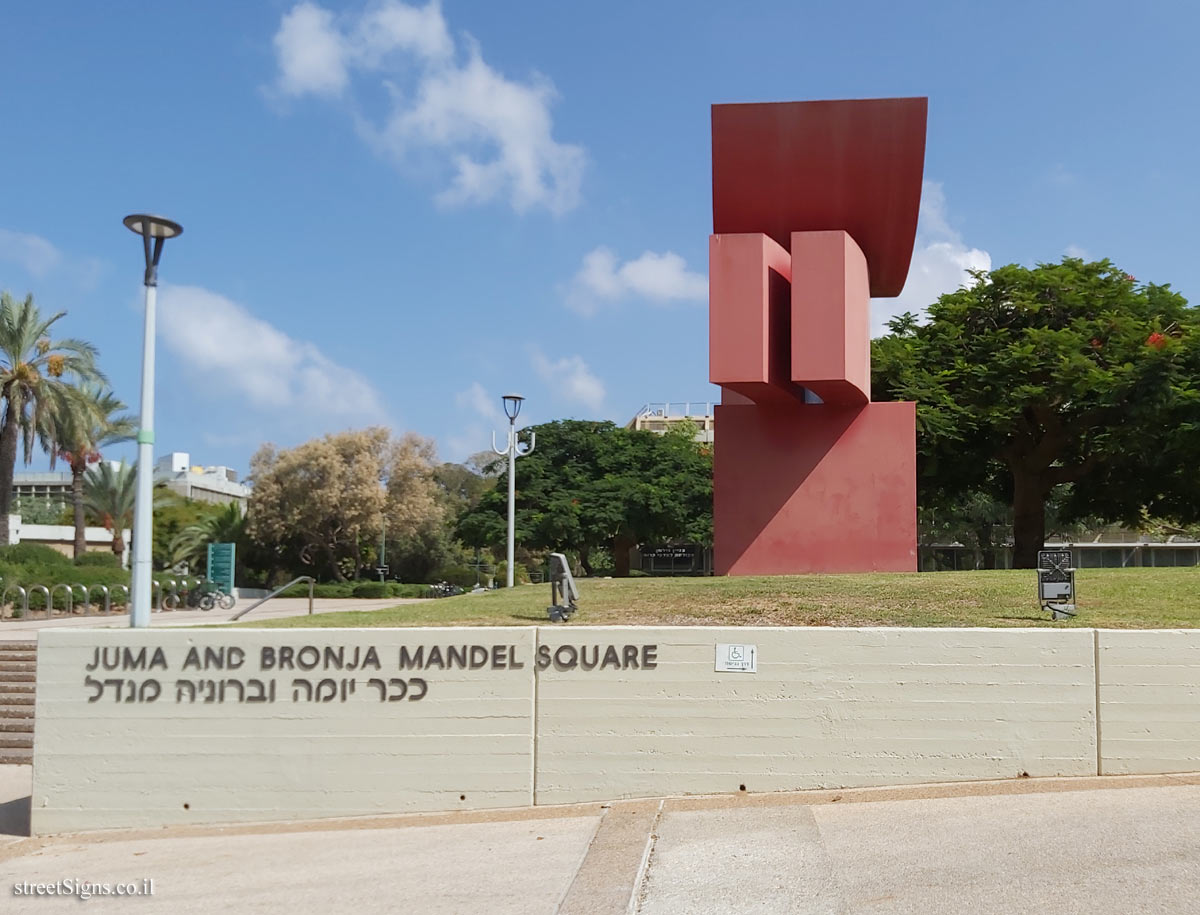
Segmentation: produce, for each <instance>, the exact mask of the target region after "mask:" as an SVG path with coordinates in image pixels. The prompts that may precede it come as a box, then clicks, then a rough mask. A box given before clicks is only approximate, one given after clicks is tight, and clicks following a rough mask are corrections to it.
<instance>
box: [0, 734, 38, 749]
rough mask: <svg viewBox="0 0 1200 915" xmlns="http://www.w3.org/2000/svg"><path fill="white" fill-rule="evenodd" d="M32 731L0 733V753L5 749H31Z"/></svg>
mask: <svg viewBox="0 0 1200 915" xmlns="http://www.w3.org/2000/svg"><path fill="white" fill-rule="evenodd" d="M32 749H33V731H29V732H28V733H23V734H14V733H9V734H0V753H2V752H4V751H5V750H32Z"/></svg>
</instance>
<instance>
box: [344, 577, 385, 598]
mask: <svg viewBox="0 0 1200 915" xmlns="http://www.w3.org/2000/svg"><path fill="white" fill-rule="evenodd" d="M350 596H351V597H368V598H374V599H378V598H381V597H391V596H392V594H391V588H389V587H388V583H387V582H386V581H362V582H359V583H358V584H356V585H355V586H354V588H353V589H352V590H351V591H350Z"/></svg>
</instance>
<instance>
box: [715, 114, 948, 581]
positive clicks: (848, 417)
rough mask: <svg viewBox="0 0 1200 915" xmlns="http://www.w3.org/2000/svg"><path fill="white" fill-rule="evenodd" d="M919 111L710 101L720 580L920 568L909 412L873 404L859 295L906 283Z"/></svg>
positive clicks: (921, 149) (893, 290)
mask: <svg viewBox="0 0 1200 915" xmlns="http://www.w3.org/2000/svg"><path fill="white" fill-rule="evenodd" d="M926 110H927V100H926V99H923V98H907V99H867V100H857V101H836V102H785V103H775V104H758V105H714V106H713V110H712V137H713V145H712V148H713V233H714V234H713V235H712V237H711V239H710V241H709V380H710V381H712V382H713V383H714V384H718V385H721V388H722V396H721V404H720V406H718V407H717V408H716V429H717V441H716V448H715V452H714V466H713V527H714V545H713V546H714V549H713V552H714V568H715V571H716V572H717V574H719V575H725V574H729V575H762V574H785V573H794V572H863V571H873V570H878V571H914V570H915V569H916V566H917V517H916V516H917V498H916V406H915V404H912V403H878V404H876V403H871V348H870V298H871V296H877V297H878V296H895V295H899V294H900V291H901V289H903V287H904V281H905V278H906V277H907V275H908V265H909V261H910V260H911V258H912V249H913V240H914V238H915V235H916V229H917V212H918V209H919V206H920V200H921V175H922V171H923V168H924V160H925V118H926Z"/></svg>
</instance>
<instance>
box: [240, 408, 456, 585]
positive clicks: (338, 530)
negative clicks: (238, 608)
mask: <svg viewBox="0 0 1200 915" xmlns="http://www.w3.org/2000/svg"><path fill="white" fill-rule="evenodd" d="M433 469H434V448H433V444H432V443H431V442H430V441H428V440H427V439H423V438H421V437H420V436H418V435H414V434H412V433H408V434H406V435H404V436H402V437H401V438H399V439H393V438H392V437H391V435H390V433H389V432H388V430H387V429H384V428H382V427H379V426H376V427H372V428H369V429H363V430H358V431H350V432H342V433H338V434H332V435H326V436H324V437H322V438H319V439H314V440H312V441H309V442H305V443H304V444H302V445H299V446H297V447H295V448H291V449H285V450H277V449H275V448H274V446H272V445H264V446H263V447H262V448H260V449H259V451H258V452H257V453H256V454H255V455H254V457H253V458H251V461H250V475H251V478H252V480H253V481H254V491H253V494H252V495H251V497H250V510H249V522H248V524H249V533H250V536H251V537H252V538H253V539H254V540H255V541H256V542H257V543H259V544H261V545H263V546H269V547H272V548H273V549H275V550H276V551H278V552H279V553H280V555H281V556H297V555H298V556H299V558H300V559H301V561H302V562H303V563H305V564H306V565H308V566H310V567H311V568H313V569H314V570H315V571H320V572H324V573H327V574H330V575H332V576H333V577H334V578H336V579H338V580H342V579H344V578H345V577H346V576H347V575H348V574H350V573H352V572H354V571H355V570H356V569H357V568H358V567H359V566H360V565H361V564H362V562H363V560H364V558H365V554H364V550H365V549H366V548H367V547H369V546H371V545H373V544H374V543H376V542H377V541H378V539H379V536H380V533H381V532H382V530H383V525H384V523H385V522H386V524H387V530H388V536H389V537H391V536H397V537H399V536H405V535H415V534H416V533H417V532H418V531H420V530H421V529H422V528H423V526H425V525H427V524H428V523H430V522H431V521H434V520H436V519H437V518H438V517H440V515H441V513H442V507H441V504H440V502H439V497H438V487H437V484H436V483H435V482H434V477H433ZM284 564H286V563H284Z"/></svg>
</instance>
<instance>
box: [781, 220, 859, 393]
mask: <svg viewBox="0 0 1200 915" xmlns="http://www.w3.org/2000/svg"><path fill="white" fill-rule="evenodd" d="M867 286H868V277H867V261H866V258H865V257H864V256H863V253H862V250H861V249H860V248H859V247H858V245H856V244H855V243H854V239H853V238H851V237H850V236H849V235H847V234H846V233H845V232H841V231H833V232H793V233H792V339H791V350H792V354H791V365H792V372H791V378H792V381H795V382H797V383H799V384H801V385H803V386H804V387H806V388H808V389H810V390H812V391H814V392H816V394H817V395H818V396H819V397H820V398H821V400H823V401H824V402H825V403H838V404H859V405H861V404H865V403H866V402H867V401H869V400H870V399H871V318H870V308H871V300H870V295H869V293H868V291H867Z"/></svg>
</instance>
